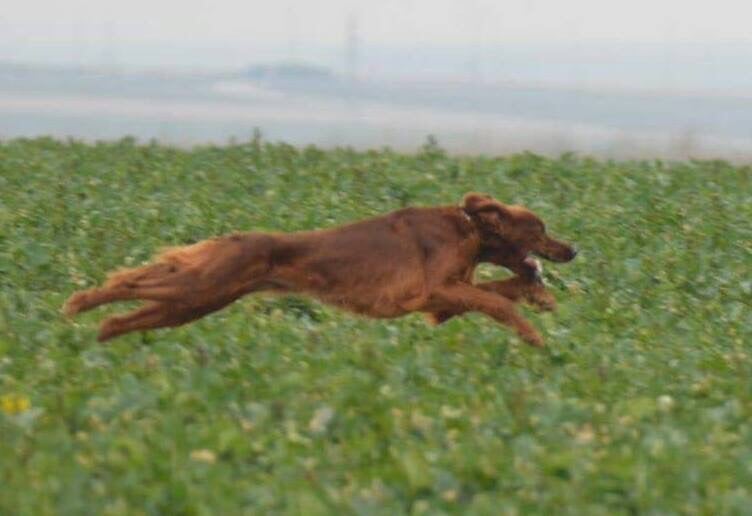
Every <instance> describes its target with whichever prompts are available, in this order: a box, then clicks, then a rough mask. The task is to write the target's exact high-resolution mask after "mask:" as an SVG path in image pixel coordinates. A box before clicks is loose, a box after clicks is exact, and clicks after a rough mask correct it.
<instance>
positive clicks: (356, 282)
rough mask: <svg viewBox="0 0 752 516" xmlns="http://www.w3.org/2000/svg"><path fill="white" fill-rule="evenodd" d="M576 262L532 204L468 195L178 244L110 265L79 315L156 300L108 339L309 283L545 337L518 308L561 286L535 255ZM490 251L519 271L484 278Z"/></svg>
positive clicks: (120, 319)
mask: <svg viewBox="0 0 752 516" xmlns="http://www.w3.org/2000/svg"><path fill="white" fill-rule="evenodd" d="M530 253H533V254H536V255H538V256H540V257H543V258H546V259H549V260H553V261H557V262H567V261H569V260H572V259H573V258H574V257H575V255H576V251H575V250H574V248H573V247H572V246H570V245H568V244H565V243H562V242H559V241H556V240H554V239H552V238H551V237H549V236H547V235H546V232H545V227H544V225H543V223H542V222H541V220H540V219H539V218H538V217H537V216H535V214H533V213H532V212H531V211H529V210H527V209H525V208H523V207H521V206H507V205H504V204H502V203H501V202H499V201H497V200H495V199H493V198H491V197H490V196H487V195H482V194H475V193H471V194H467V195H466V196H465V198H464V200H463V203H462V205H461V206H444V207H433V208H405V209H402V210H399V211H395V212H392V213H389V214H386V215H383V216H380V217H375V218H372V219H369V220H364V221H361V222H356V223H353V224H348V225H345V226H341V227H337V228H332V229H324V230H318V231H304V232H298V233H290V234H284V233H260V232H252V233H243V234H235V235H229V236H223V237H219V238H215V239H211V240H205V241H203V242H199V243H197V244H194V245H190V246H186V247H178V248H174V249H170V250H168V251H166V252H164V253H163V254H161V255H160V256H159V257H158V258H157V259H156V261H155V262H154V263H153V264H150V265H145V266H143V267H138V268H135V269H127V270H122V271H119V272H116V273H114V274H111V275H110V276H109V278H108V279H107V282H106V283H105V284H104V286H103V287H101V288H95V289H91V290H85V291H81V292H77V293H75V294H73V295H72V296H71V297H70V298H69V299H68V301H67V302H66V305H65V312H66V313H67V314H68V315H74V314H77V313H80V312H83V311H86V310H90V309H92V308H95V307H97V306H99V305H103V304H106V303H112V302H114V301H122V300H134V299H139V300H144V301H147V303H146V304H145V305H144V306H143V307H141V308H140V309H137V310H135V311H133V312H131V313H128V314H126V315H122V316H115V317H110V318H109V319H106V320H105V321H104V322H103V323H102V325H101V328H100V333H99V340H100V341H105V340H108V339H111V338H113V337H116V336H118V335H122V334H125V333H129V332H133V331H138V330H146V329H153V328H162V327H168V326H179V325H182V324H185V323H187V322H190V321H193V320H196V319H198V318H200V317H203V316H205V315H207V314H209V313H211V312H214V311H216V310H219V309H221V308H224V307H225V306H227V305H229V304H230V303H232V302H233V301H235V300H236V299H238V298H240V297H242V296H244V295H246V294H249V293H251V292H260V291H273V292H277V293H299V294H308V295H310V296H313V297H315V298H317V299H319V300H321V301H323V302H325V303H329V304H332V305H335V306H338V307H341V308H344V309H347V310H350V311H353V312H356V313H359V314H363V315H367V316H370V317H377V318H391V317H399V316H402V315H405V314H408V313H411V312H423V313H425V314H427V315H428V317H429V319H430V320H432V321H433V322H434V323H437V324H439V323H442V322H444V321H446V320H447V319H449V318H450V317H453V316H457V315H461V314H463V313H465V312H469V311H477V312H482V313H484V314H486V315H488V316H490V317H492V318H493V319H495V320H497V321H499V322H501V323H503V324H506V325H508V326H510V327H512V328H514V329H515V330H516V331H517V333H518V334H519V335H520V336H521V337H522V338H523V339H524V340H525V341H527V342H528V343H530V344H532V345H534V346H542V345H543V340H542V338H541V336H540V335H539V334H538V332H537V331H536V330H535V329H534V328H533V327H532V326H531V324H530V323H529V322H528V321H526V320H525V319H524V318H523V317H522V316H521V315H519V313H518V312H517V310H516V309H515V307H514V303H516V302H519V301H526V302H528V303H530V304H532V305H534V306H537V307H539V308H541V309H548V310H550V309H553V307H554V306H555V301H554V298H553V296H551V294H550V293H549V292H548V291H546V290H545V288H544V287H543V283H542V281H541V280H540V276H539V268H538V265H537V262H536V261H535V260H533V259H531V258H530V257H529V254H530ZM481 262H490V263H493V264H497V265H501V266H504V267H506V268H508V269H510V270H511V271H512V272H514V273H515V276H513V277H511V278H509V279H506V280H503V281H491V282H486V283H479V284H473V271H474V269H475V267H476V266H477V265H478V264H479V263H481Z"/></svg>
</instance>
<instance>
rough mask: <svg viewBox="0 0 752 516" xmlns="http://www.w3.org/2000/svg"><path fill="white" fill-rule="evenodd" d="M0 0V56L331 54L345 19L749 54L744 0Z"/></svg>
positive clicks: (410, 33)
mask: <svg viewBox="0 0 752 516" xmlns="http://www.w3.org/2000/svg"><path fill="white" fill-rule="evenodd" d="M2 1H3V7H2V9H0V60H14V61H21V62H23V61H32V62H58V61H59V62H64V63H71V62H74V63H75V62H78V63H81V64H92V63H94V64H101V63H108V62H112V63H119V64H133V63H139V64H157V65H162V64H180V65H186V64H187V65H194V64H195V65H197V66H206V65H215V66H228V65H229V66H234V65H236V64H237V63H240V62H247V61H248V55H249V51H251V53H252V54H253V55H254V56H255V57H256V58H258V59H261V60H263V59H277V58H280V57H281V58H289V57H292V58H301V59H304V60H306V59H307V60H312V61H317V60H318V61H319V62H325V63H326V62H329V64H331V62H333V61H334V60H335V58H334V57H332V56H333V55H334V52H335V51H336V52H340V54H341V51H342V49H343V48H344V41H345V34H346V28H345V27H346V25H347V20H348V19H355V20H357V27H358V36H359V39H360V41H361V44H362V47H363V48H368V49H374V48H400V47H401V48H403V49H404V48H408V49H419V48H428V47H442V48H447V47H457V48H460V47H463V46H464V48H467V47H468V46H470V47H473V46H474V47H476V48H481V47H484V46H485V47H488V46H492V45H498V44H505V45H507V48H509V47H510V45H517V46H521V47H522V46H525V45H530V44H535V45H551V46H552V48H556V45H557V44H559V43H568V44H575V45H580V44H581V47H577V49H578V50H577V51H578V52H580V51H583V49H586V50H585V51H589V50H590V49H595V50H597V49H599V48H600V47H599V46H598V42H603V41H604V40H608V41H617V42H622V43H623V44H625V45H629V44H630V42H641V43H648V44H652V47H651V50H650V52H655V49H656V48H659V47H660V46H670V45H681V44H685V43H700V44H705V43H708V44H731V45H732V46H734V52H735V53H737V54H738V53H739V52H741V53H742V54H747V53H749V54H750V55H752V24H751V23H750V20H752V1H750V0H714V1H712V2H711V1H707V0H618V1H613V0H380V1H374V0H351V1H347V0H315V1H307V2H303V1H292V0H268V1H256V0H118V1H112V0H65V1H61V0H2ZM327 48H328V49H329V50H328V52H329V54H328V57H327V54H326V52H327V50H323V51H322V49H327ZM604 48H605V47H604ZM700 48H703V47H700ZM708 48H709V47H708ZM262 49H265V50H262ZM270 49H272V50H270ZM334 49H336V50H334ZM740 49H741V50H740ZM264 52H266V54H264ZM275 52H276V53H275ZM317 52H318V54H317ZM692 52H696V51H694V50H693V51H692ZM707 52H708V53H712V51H711V50H707ZM693 55H694V54H692V53H690V58H692V56H693ZM666 56H668V54H666ZM671 58H672V56H669V57H665V56H664V59H669V60H670V59H671Z"/></svg>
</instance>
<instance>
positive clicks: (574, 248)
mask: <svg viewBox="0 0 752 516" xmlns="http://www.w3.org/2000/svg"><path fill="white" fill-rule="evenodd" d="M577 252H578V251H577V248H576V247H573V248H572V253H571V254H572V257H571V258H570V260H574V259H575V258H576V257H577Z"/></svg>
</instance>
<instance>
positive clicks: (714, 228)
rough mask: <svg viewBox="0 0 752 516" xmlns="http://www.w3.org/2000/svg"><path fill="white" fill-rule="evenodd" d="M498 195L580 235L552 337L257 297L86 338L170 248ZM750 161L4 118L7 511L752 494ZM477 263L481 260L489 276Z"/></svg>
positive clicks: (661, 502) (559, 280)
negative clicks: (127, 275) (27, 134)
mask: <svg viewBox="0 0 752 516" xmlns="http://www.w3.org/2000/svg"><path fill="white" fill-rule="evenodd" d="M466 191H481V192H488V193H491V194H493V195H494V196H496V197H497V198H499V199H501V200H503V201H505V202H510V203H511V202H514V203H521V204H525V205H527V206H529V207H530V208H532V209H533V210H535V211H536V212H538V213H539V214H540V215H541V216H542V217H543V219H544V220H545V221H546V222H547V225H548V226H549V229H550V231H551V233H552V234H553V235H555V236H559V237H561V238H562V239H565V240H568V241H572V242H575V243H576V244H577V245H578V247H579V249H580V251H581V252H580V255H579V256H578V257H577V259H576V260H575V261H574V262H572V263H571V264H562V265H557V264H548V265H547V267H546V273H545V274H546V281H547V283H548V284H549V286H550V288H551V289H552V291H554V292H555V293H556V296H557V298H558V300H559V305H560V306H559V310H558V312H557V313H554V314H537V313H531V312H530V311H528V310H526V309H524V310H525V312H526V314H528V316H529V318H530V319H531V321H532V322H533V323H534V324H535V325H536V326H537V327H538V328H539V329H540V330H541V333H542V334H543V336H544V338H545V339H546V341H547V345H548V346H547V348H546V349H544V350H538V349H534V348H531V347H529V346H526V345H524V344H523V343H522V342H521V341H520V340H519V339H518V338H517V337H515V336H514V335H513V334H512V333H511V332H510V331H508V330H507V329H506V328H503V327H501V326H499V325H497V324H495V323H494V322H492V321H491V320H489V319H487V318H485V317H483V316H480V315H470V316H467V317H463V318H458V319H453V320H452V321H450V322H448V323H447V324H445V325H442V326H438V327H429V326H427V325H426V324H425V323H424V320H423V319H422V317H420V316H418V315H415V316H409V317H405V318H402V319H396V320H389V321H383V320H382V321H373V320H366V319H363V318H359V317H356V316H352V315H349V314H346V313H343V312H340V311H337V310H335V309H332V308H329V307H325V306H322V305H320V304H318V303H316V302H313V301H310V300H307V299H302V298H274V297H261V296H257V297H248V298H246V299H244V300H242V301H241V302H238V303H236V304H234V305H233V306H231V307H229V308H228V309H226V310H224V311H221V312H219V313H216V314H214V315H211V316H209V317H207V318H205V319H202V320H200V321H198V322H196V323H194V324H191V325H188V326H185V327H182V328H179V329H173V330H161V331H155V332H151V333H147V334H143V335H142V334H134V335H129V336H126V337H124V338H120V339H116V340H114V341H112V342H111V343H108V344H106V345H100V344H98V343H97V342H96V340H95V337H96V330H97V322H98V321H99V320H100V318H101V317H102V316H104V315H106V314H111V313H114V311H116V310H123V309H126V308H128V306H122V305H121V306H115V307H111V308H104V309H100V310H97V311H94V312H92V313H87V314H85V315H83V316H81V317H79V318H78V319H76V320H75V321H70V320H66V319H65V318H64V317H63V316H62V315H61V311H60V308H61V305H62V303H63V301H64V300H65V299H66V297H67V296H68V295H70V293H71V292H73V291H74V290H76V289H80V288H84V287H88V286H92V285H95V284H97V283H99V282H101V281H102V280H103V278H104V276H105V274H106V272H107V271H110V270H111V269H114V268H117V267H120V266H123V265H136V264H140V263H142V262H144V261H146V260H148V259H149V257H150V256H151V255H152V254H153V253H154V252H156V251H157V250H158V249H159V248H160V247H162V246H166V245H176V244H184V243H189V242H195V241H197V240H200V239H203V238H207V237H210V236H214V235H218V234H222V233H229V232H232V231H235V230H251V229H260V230H280V231H293V230H300V229H310V228H318V227H326V226H331V225H335V224H339V223H343V222H346V221H351V220H355V219H358V218H363V217H368V216H372V215H375V214H379V213H383V212H386V211H389V210H393V209H396V208H399V207H402V206H405V205H408V204H415V205H433V204H454V203H457V202H459V200H460V199H461V197H462V194H463V193H465V192H466ZM751 221H752V169H750V167H739V166H732V165H729V164H727V163H724V162H721V161H706V162H680V163H668V162H658V161H644V162H606V161H596V160H591V159H587V158H582V157H576V156H571V155H564V156H562V157H560V158H559V159H547V158H543V157H539V156H535V155H531V154H522V155H515V156H508V157H500V158H495V157H450V156H447V155H446V154H445V153H444V152H443V151H442V150H441V149H440V147H438V146H437V145H435V144H434V143H431V142H429V143H427V144H426V146H425V147H424V148H423V149H422V150H421V151H420V152H418V153H416V154H414V155H405V154H399V153H395V152H392V151H389V150H378V151H371V152H356V151H352V150H347V149H341V150H331V151H323V150H320V149H316V148H305V149H296V148H293V147H290V146H288V145H284V144H268V143H265V142H261V141H258V140H256V141H250V142H247V143H242V144H231V145H227V146H222V147H209V146H207V147H198V148H194V149H191V150H184V149H183V150H181V149H176V148H170V147H166V146H160V145H157V144H149V145H137V144H135V143H134V142H133V141H132V140H123V141H119V142H115V143H99V144H84V143H77V142H58V141H53V140H50V139H36V140H12V141H5V142H2V143H0V514H3V515H35V516H36V515H46V514H50V515H52V514H55V515H57V514H62V515H86V514H97V515H98V514H111V515H115V514H123V515H126V514H127V515H133V514H149V515H151V514H218V515H230V514H302V515H315V514H384V515H396V514H488V515H496V514H571V515H578V516H579V515H588V514H708V515H719V514H752V310H750V305H751V304H752V223H751ZM505 274H507V273H506V272H505V271H503V270H499V269H495V268H492V267H488V266H484V267H483V268H481V270H480V271H479V276H481V277H490V276H496V275H499V276H504V275H505Z"/></svg>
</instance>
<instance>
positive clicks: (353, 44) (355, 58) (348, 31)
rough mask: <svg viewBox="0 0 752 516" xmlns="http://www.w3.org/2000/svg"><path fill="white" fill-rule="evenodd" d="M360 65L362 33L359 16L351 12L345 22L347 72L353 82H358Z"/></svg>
mask: <svg viewBox="0 0 752 516" xmlns="http://www.w3.org/2000/svg"><path fill="white" fill-rule="evenodd" d="M359 66H360V33H359V31H358V18H357V16H356V15H355V13H350V14H349V15H348V16H347V21H346V22H345V74H346V75H347V78H348V79H349V80H350V81H351V82H357V80H358V78H359V72H360V70H359V69H358V68H359Z"/></svg>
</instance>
